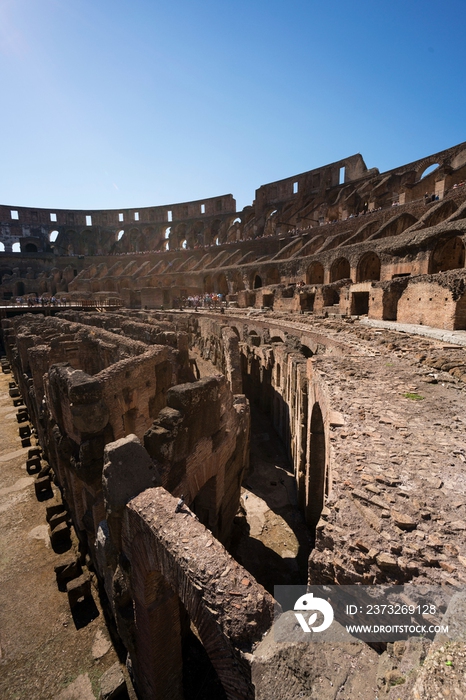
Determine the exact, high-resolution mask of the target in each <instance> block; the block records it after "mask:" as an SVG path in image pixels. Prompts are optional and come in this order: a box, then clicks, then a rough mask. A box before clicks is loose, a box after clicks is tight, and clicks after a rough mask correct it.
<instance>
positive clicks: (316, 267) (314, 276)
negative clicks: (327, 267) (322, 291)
mask: <svg viewBox="0 0 466 700" xmlns="http://www.w3.org/2000/svg"><path fill="white" fill-rule="evenodd" d="M323 283H324V266H323V265H322V264H321V263H320V262H317V261H315V262H312V263H311V264H310V265H309V267H308V268H307V271H306V284H323Z"/></svg>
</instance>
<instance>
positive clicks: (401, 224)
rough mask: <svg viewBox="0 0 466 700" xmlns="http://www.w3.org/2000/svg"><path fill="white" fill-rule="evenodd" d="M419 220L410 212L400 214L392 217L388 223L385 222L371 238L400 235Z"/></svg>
mask: <svg viewBox="0 0 466 700" xmlns="http://www.w3.org/2000/svg"><path fill="white" fill-rule="evenodd" d="M417 222H418V219H416V217H415V216H413V214H409V213H408V212H404V213H403V214H398V215H397V216H394V217H393V218H392V219H390V221H387V223H386V224H383V226H381V227H380V228H379V230H378V231H376V232H375V233H374V234H373V235H372V236H370V237H369V240H371V241H376V240H379V239H381V238H390V236H399V235H400V234H401V233H403V231H406V229H408V228H410V227H411V226H413V225H414V224H416V223H417Z"/></svg>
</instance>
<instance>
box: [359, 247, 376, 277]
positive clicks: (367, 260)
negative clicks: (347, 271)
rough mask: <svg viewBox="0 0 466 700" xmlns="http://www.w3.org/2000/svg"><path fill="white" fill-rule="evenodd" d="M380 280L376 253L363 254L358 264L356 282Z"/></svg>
mask: <svg viewBox="0 0 466 700" xmlns="http://www.w3.org/2000/svg"><path fill="white" fill-rule="evenodd" d="M369 280H380V258H379V256H378V255H377V254H376V253H372V252H368V253H365V254H364V255H363V256H362V258H361V259H360V261H359V263H358V269H357V272H356V282H366V281H369Z"/></svg>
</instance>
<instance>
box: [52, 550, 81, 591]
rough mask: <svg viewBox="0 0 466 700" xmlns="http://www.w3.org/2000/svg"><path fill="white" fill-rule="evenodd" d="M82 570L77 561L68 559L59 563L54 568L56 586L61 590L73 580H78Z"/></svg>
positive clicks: (71, 558)
mask: <svg viewBox="0 0 466 700" xmlns="http://www.w3.org/2000/svg"><path fill="white" fill-rule="evenodd" d="M82 572H83V570H82V568H81V564H80V563H79V561H77V560H76V559H74V558H73V557H70V558H69V559H67V560H66V561H64V562H60V564H57V565H56V566H55V576H56V577H57V585H58V587H59V588H62V587H64V586H66V585H67V583H68V582H69V581H71V580H73V579H76V578H79V577H80V576H81V574H82Z"/></svg>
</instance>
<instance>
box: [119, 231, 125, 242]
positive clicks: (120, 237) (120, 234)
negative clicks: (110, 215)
mask: <svg viewBox="0 0 466 700" xmlns="http://www.w3.org/2000/svg"><path fill="white" fill-rule="evenodd" d="M124 235H125V230H124V229H123V228H122V229H121V231H118V236H117V241H121V239H122V238H123V236H124Z"/></svg>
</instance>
